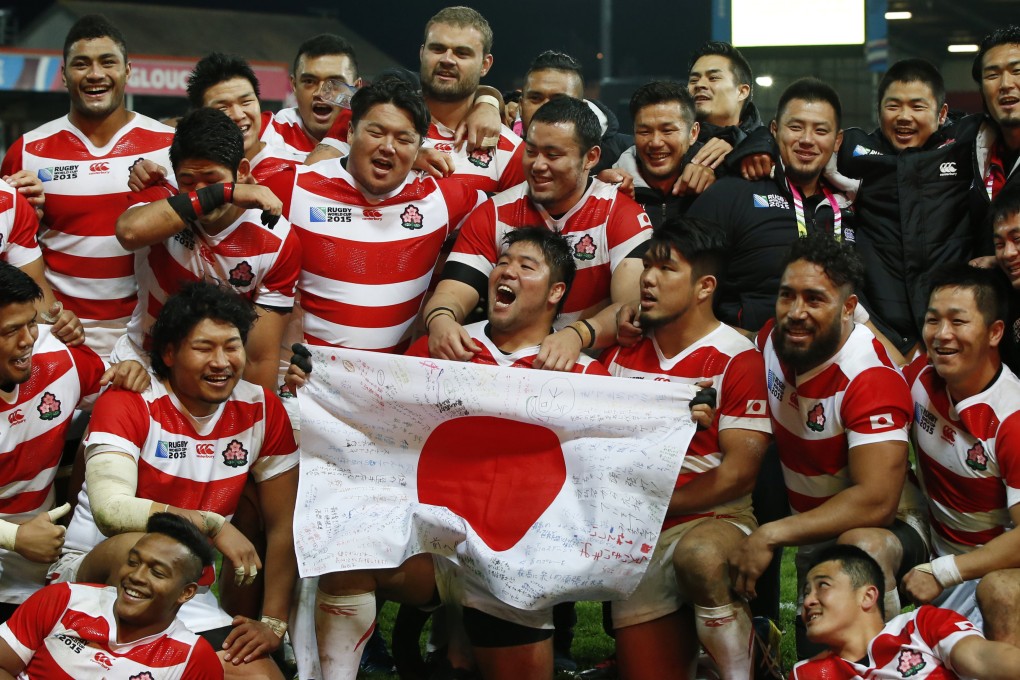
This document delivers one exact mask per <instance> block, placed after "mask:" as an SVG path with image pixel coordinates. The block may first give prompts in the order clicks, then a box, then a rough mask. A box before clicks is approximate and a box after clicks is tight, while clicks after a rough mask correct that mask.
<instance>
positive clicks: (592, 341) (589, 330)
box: [578, 319, 595, 349]
mask: <svg viewBox="0 0 1020 680" xmlns="http://www.w3.org/2000/svg"><path fill="white" fill-rule="evenodd" d="M578 321H580V322H581V323H583V324H584V327H585V328H587V329H588V332H589V333H591V341H590V342H588V344H587V345H585V346H584V347H585V349H590V348H592V347H594V346H595V328H594V327H592V325H591V324H590V323H588V322H587V321H585V320H584V319H578ZM578 335H580V333H578Z"/></svg>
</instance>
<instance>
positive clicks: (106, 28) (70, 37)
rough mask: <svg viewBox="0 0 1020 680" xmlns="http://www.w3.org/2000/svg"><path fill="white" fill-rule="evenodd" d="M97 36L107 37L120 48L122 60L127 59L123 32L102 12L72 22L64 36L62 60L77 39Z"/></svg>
mask: <svg viewBox="0 0 1020 680" xmlns="http://www.w3.org/2000/svg"><path fill="white" fill-rule="evenodd" d="M98 38H109V39H110V40H112V41H113V42H115V43H116V44H117V47H119V48H120V53H121V55H122V56H123V57H124V61H125V62H126V61H127V60H128V51H127V43H126V42H125V41H124V34H123V33H121V32H120V30H119V29H118V28H117V27H116V26H114V25H113V24H112V23H110V20H109V19H107V18H106V17H104V16H103V15H102V14H86V15H85V16H83V17H82V18H80V19H78V21H76V22H74V25H73V26H71V28H70V30H68V32H67V37H65V38H64V62H67V55H68V54H70V52H71V45H73V44H75V43H76V42H78V41H79V40H96V39H98Z"/></svg>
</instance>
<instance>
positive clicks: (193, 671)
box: [181, 637, 223, 680]
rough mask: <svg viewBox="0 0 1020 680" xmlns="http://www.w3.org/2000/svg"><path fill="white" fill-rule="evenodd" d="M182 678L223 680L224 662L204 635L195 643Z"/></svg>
mask: <svg viewBox="0 0 1020 680" xmlns="http://www.w3.org/2000/svg"><path fill="white" fill-rule="evenodd" d="M181 680H223V664H222V663H220V658H219V657H218V656H216V652H215V650H213V648H212V645H210V644H209V641H208V640H206V639H205V638H204V637H199V638H198V641H197V642H196V643H195V649H194V650H193V651H192V652H191V658H189V659H188V665H187V666H185V667H184V673H183V674H182V675H181Z"/></svg>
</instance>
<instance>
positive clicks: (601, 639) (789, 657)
mask: <svg viewBox="0 0 1020 680" xmlns="http://www.w3.org/2000/svg"><path fill="white" fill-rule="evenodd" d="M781 587H782V591H781V599H782V602H783V603H784V606H783V608H782V611H781V621H780V623H779V627H780V629H781V630H782V631H783V643H782V651H783V667H784V668H785V669H786V670H787V671H789V669H790V668H791V667H792V666H793V664H794V663H795V662H796V659H797V643H796V635H795V633H794V627H793V617H794V615H795V608H796V601H797V598H796V590H797V572H796V569H795V567H794V564H793V549H791V548H788V549H787V550H786V551H785V552H784V554H783V571H782V576H781ZM787 603H788V604H787ZM396 614H397V606H396V605H395V604H393V603H392V602H388V603H387V604H386V605H385V606H384V607H383V609H382V611H381V612H379V626H380V627H381V628H382V631H383V636H384V637H385V638H386V639H387V640H389V638H390V631H391V630H392V629H393V619H394V617H395V616H396ZM425 637H427V636H423V638H425ZM612 651H613V639H612V638H610V637H609V636H608V635H606V634H605V632H603V630H602V605H601V603H598V602H580V603H578V605H577V627H576V628H575V629H574V645H573V648H572V649H571V652H572V654H573V656H574V660H575V661H577V665H578V668H579V669H580V670H584V669H587V668H591V667H592V666H594V665H595V664H597V663H598V662H600V661H602V660H603V659H605V658H606V657H607V656H608V655H609V654H610V653H612ZM358 677H359V678H363V679H364V680H389V679H390V678H396V677H397V676H396V675H389V674H385V673H371V674H369V673H362V674H360V675H358ZM562 677H570V676H562Z"/></svg>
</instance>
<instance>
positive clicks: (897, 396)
mask: <svg viewBox="0 0 1020 680" xmlns="http://www.w3.org/2000/svg"><path fill="white" fill-rule="evenodd" d="M912 413H913V400H912V399H911V397H910V390H909V389H908V388H907V383H906V381H905V380H904V379H903V376H902V375H901V374H900V373H899V372H898V371H897V370H896V369H893V368H887V367H884V366H879V367H875V368H869V369H867V370H866V371H864V372H862V373H861V374H860V375H858V376H857V378H856V379H855V380H853V381H852V382H851V383H850V386H849V387H848V388H847V390H846V394H845V395H844V397H843V402H842V404H841V405H840V415H841V417H842V420H843V423H844V425H845V427H846V438H847V446H848V447H849V448H851V449H852V448H854V447H855V446H862V445H865V444H876V443H880V442H886V441H894V442H906V441H907V429H908V428H909V427H910V421H911V414H912Z"/></svg>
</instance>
